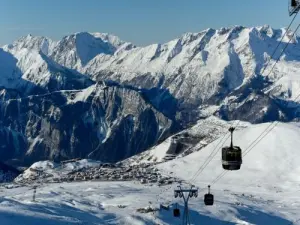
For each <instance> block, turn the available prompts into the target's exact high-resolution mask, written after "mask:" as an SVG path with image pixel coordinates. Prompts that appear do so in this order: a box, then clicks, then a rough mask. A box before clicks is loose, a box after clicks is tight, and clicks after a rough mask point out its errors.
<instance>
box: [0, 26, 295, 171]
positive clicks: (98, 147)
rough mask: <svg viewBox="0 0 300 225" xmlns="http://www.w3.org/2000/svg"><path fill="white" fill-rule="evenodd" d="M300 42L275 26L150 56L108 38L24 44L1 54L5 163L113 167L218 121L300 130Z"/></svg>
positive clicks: (205, 34)
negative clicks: (291, 125)
mask: <svg viewBox="0 0 300 225" xmlns="http://www.w3.org/2000/svg"><path fill="white" fill-rule="evenodd" d="M285 32H286V33H287V35H286V36H285V37H284V38H283V43H282V44H281V45H280V46H279V49H278V52H277V53H276V54H275V55H274V56H273V58H270V57H271V55H272V53H273V51H274V49H275V48H276V46H277V45H278V43H279V41H280V40H281V38H282V37H283V35H284V34H285ZM290 39H292V40H291V43H290V44H289V46H288V48H287V49H286V51H285V52H284V54H283V55H282V57H281V58H280V60H279V62H278V63H277V64H276V66H275V67H274V69H273V70H272V71H270V69H271V67H272V65H273V64H274V62H275V61H276V59H277V57H278V56H279V54H280V52H281V51H282V49H283V48H284V45H285V44H286V43H287V42H288V41H289V40H290ZM299 40H300V39H299V37H293V36H292V35H291V32H290V31H286V30H285V29H273V28H271V27H269V26H263V27H252V28H247V27H241V26H236V27H231V28H221V29H219V30H214V29H207V30H204V31H202V32H199V33H187V34H184V35H183V36H181V37H179V38H177V39H174V40H172V41H170V42H168V43H165V44H153V45H150V46H145V47H137V46H135V45H134V44H132V43H128V42H125V41H122V40H121V39H120V38H118V37H116V36H114V35H110V34H102V33H87V32H82V33H76V34H73V35H70V36H66V37H64V38H63V39H62V40H60V41H58V42H56V41H52V40H51V39H49V38H47V37H35V36H32V35H28V36H26V37H23V38H20V39H19V40H17V41H15V42H14V43H12V44H9V45H6V46H3V48H0V86H1V90H0V99H1V100H0V101H1V112H0V122H1V124H0V146H1V149H0V158H1V159H2V160H3V161H6V162H9V163H13V164H18V165H21V164H30V163H32V162H35V161H38V160H46V159H51V160H57V161H59V160H64V159H70V158H75V157H81V158H93V159H97V160H102V161H108V162H115V161H119V160H122V159H125V158H128V157H130V156H132V155H135V154H137V153H140V152H143V151H145V150H147V149H148V148H150V147H151V146H153V145H156V144H158V143H160V142H162V141H163V140H165V139H166V138H167V137H169V136H170V135H171V134H173V133H176V132H178V131H183V130H184V129H186V128H187V127H190V126H191V125H193V124H195V123H196V122H197V121H198V120H201V119H204V118H207V117H209V116H211V115H214V116H217V117H219V118H221V119H224V120H235V119H237V120H244V121H248V122H251V123H261V122H268V121H274V120H280V121H293V120H297V119H298V117H299V102H300V101H299V100H300V77H299V74H297V71H298V69H299V68H300V44H299ZM269 60H271V61H270V65H269V67H267V69H266V71H265V73H264V74H262V71H263V68H264V66H265V65H266V64H267V63H268V62H269ZM298 96H299V97H298Z"/></svg>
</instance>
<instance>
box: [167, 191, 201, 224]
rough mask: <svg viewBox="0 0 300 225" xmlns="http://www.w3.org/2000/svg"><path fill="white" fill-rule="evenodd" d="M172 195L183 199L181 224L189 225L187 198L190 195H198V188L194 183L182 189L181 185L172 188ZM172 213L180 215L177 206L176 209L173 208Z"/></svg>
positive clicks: (190, 196)
mask: <svg viewBox="0 0 300 225" xmlns="http://www.w3.org/2000/svg"><path fill="white" fill-rule="evenodd" d="M174 197H175V198H177V197H179V198H183V201H184V212H183V216H182V225H191V222H190V216H189V199H190V198H192V197H195V198H197V197H198V188H195V186H194V185H192V186H191V188H190V189H182V188H181V186H178V188H177V189H175V190H174ZM173 214H174V216H175V217H178V215H180V211H179V209H178V208H177V207H176V209H174V213H173Z"/></svg>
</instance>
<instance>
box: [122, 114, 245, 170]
mask: <svg viewBox="0 0 300 225" xmlns="http://www.w3.org/2000/svg"><path fill="white" fill-rule="evenodd" d="M231 126H238V127H237V129H244V128H245V127H248V126H250V124H249V123H247V122H242V121H230V122H227V121H224V120H221V119H219V118H217V117H215V116H211V117H208V118H207V119H203V120H199V121H198V122H197V123H196V124H195V125H194V126H192V127H191V128H188V129H185V130H184V131H181V132H179V133H177V134H175V135H172V136H170V137H169V138H167V139H166V140H165V141H163V142H162V143H160V144H158V145H156V146H154V147H152V148H150V149H149V150H147V151H145V152H143V153H141V154H138V155H135V156H133V157H131V158H129V159H126V160H125V161H124V163H129V164H132V165H135V164H141V163H150V164H152V163H155V164H157V163H161V162H164V161H168V160H172V159H174V158H176V157H180V158H181V157H184V156H186V155H188V154H191V153H192V152H196V151H199V150H201V149H202V148H204V147H205V146H207V145H208V144H210V143H211V142H213V141H215V140H216V139H218V138H219V137H220V136H223V135H225V134H226V133H227V132H228V129H229V128H230V127H231Z"/></svg>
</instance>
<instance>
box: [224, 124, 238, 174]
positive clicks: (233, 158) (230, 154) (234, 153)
mask: <svg viewBox="0 0 300 225" xmlns="http://www.w3.org/2000/svg"><path fill="white" fill-rule="evenodd" d="M234 130H235V128H233V127H231V128H230V129H229V131H230V133H231V143H230V146H229V147H224V148H222V166H223V169H225V170H239V169H240V168H241V165H242V150H241V148H240V147H239V146H233V131H234Z"/></svg>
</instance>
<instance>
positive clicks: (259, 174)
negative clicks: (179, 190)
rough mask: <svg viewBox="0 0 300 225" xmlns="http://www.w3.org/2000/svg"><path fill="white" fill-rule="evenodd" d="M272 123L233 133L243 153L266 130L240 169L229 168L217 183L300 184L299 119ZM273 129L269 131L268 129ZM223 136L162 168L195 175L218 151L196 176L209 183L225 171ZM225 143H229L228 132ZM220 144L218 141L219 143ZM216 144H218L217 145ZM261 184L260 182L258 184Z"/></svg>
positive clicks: (247, 185) (251, 185)
mask: <svg viewBox="0 0 300 225" xmlns="http://www.w3.org/2000/svg"><path fill="white" fill-rule="evenodd" d="M273 126H274V125H273V124H271V123H265V124H259V125H252V126H249V127H248V128H246V129H243V130H238V131H236V132H235V133H234V145H238V146H240V147H241V148H242V150H244V151H243V155H244V154H245V153H246V152H247V151H248V150H250V148H251V147H252V146H253V145H251V143H252V142H253V141H254V140H256V139H257V138H259V137H260V136H261V134H263V135H264V134H266V136H265V137H263V138H262V139H261V141H260V142H258V144H257V145H256V146H254V148H253V149H252V150H250V151H249V152H248V154H247V155H246V156H245V157H244V158H243V164H242V167H241V170H240V171H230V172H227V173H226V174H225V175H224V177H223V178H222V179H220V180H219V181H218V183H216V185H215V187H216V188H217V187H220V186H221V187H223V186H226V187H227V188H230V189H232V188H237V189H242V190H245V189H247V190H248V189H249V190H258V189H260V190H261V189H262V188H264V189H266V190H270V189H274V187H276V189H280V190H289V189H294V188H296V189H298V188H299V185H300V176H299V172H300V164H299V161H300V154H299V148H298V146H300V138H299V137H300V129H299V124H297V123H278V124H277V126H274V128H273V129H272V127H273ZM269 130H271V131H270V132H269V133H268V131H269ZM223 137H224V136H222V137H220V138H219V139H217V140H215V141H214V142H212V143H211V144H209V145H208V146H207V147H205V148H203V149H202V150H201V151H199V152H196V153H193V154H191V155H188V156H186V157H184V158H181V159H176V160H173V161H170V162H166V163H164V164H161V165H159V166H158V168H159V169H162V170H163V171H172V172H173V173H174V174H176V175H177V176H178V177H180V178H184V179H185V180H189V179H192V178H193V176H194V174H195V173H196V171H197V170H198V169H199V168H200V167H201V166H202V165H203V163H204V162H205V161H206V159H207V158H208V156H209V155H210V154H211V152H212V151H214V150H215V149H216V151H217V153H216V155H215V157H213V159H212V160H211V162H210V163H209V164H208V166H207V167H206V168H205V169H204V170H203V172H202V173H201V174H200V176H198V177H197V178H196V179H195V183H196V184H197V185H200V186H203V184H205V185H208V184H210V183H211V182H212V181H213V180H214V179H215V178H216V177H217V176H218V175H220V174H221V173H222V172H223V169H222V165H221V146H222V142H224V140H225V139H223V140H222V138H223ZM226 138H227V139H226V142H225V144H224V145H223V146H229V144H230V138H229V134H228V135H227V136H226ZM220 142H221V144H220V145H219V143H220ZM255 143H256V142H254V144H255ZM216 146H217V148H216ZM258 186H261V187H260V188H258Z"/></svg>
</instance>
